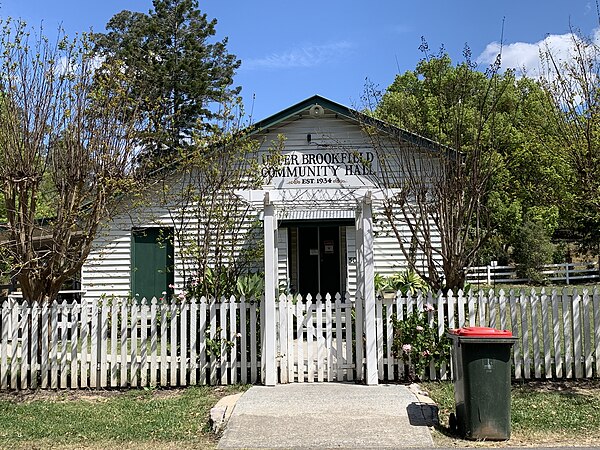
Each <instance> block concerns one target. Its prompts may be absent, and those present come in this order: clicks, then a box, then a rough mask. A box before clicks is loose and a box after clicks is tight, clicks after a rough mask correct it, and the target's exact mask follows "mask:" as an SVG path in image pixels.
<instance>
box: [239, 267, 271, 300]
mask: <svg viewBox="0 0 600 450" xmlns="http://www.w3.org/2000/svg"><path fill="white" fill-rule="evenodd" d="M235 287H236V294H237V295H238V296H240V297H242V296H243V297H245V298H246V300H250V299H252V298H253V299H259V298H260V297H261V295H263V293H264V292H265V277H264V276H263V274H262V273H249V274H247V275H242V276H240V277H238V279H237V282H236V285H235Z"/></svg>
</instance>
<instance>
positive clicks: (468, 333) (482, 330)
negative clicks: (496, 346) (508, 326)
mask: <svg viewBox="0 0 600 450" xmlns="http://www.w3.org/2000/svg"><path fill="white" fill-rule="evenodd" d="M450 333H452V334H456V335H457V336H465V337H485V338H496V337H497V338H506V337H512V331H510V330H497V329H495V328H490V327H463V328H457V329H455V330H450Z"/></svg>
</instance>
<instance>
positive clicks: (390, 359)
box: [385, 300, 394, 380]
mask: <svg viewBox="0 0 600 450" xmlns="http://www.w3.org/2000/svg"><path fill="white" fill-rule="evenodd" d="M385 303H386V305H385V330H386V337H385V342H386V358H387V379H388V380H393V379H394V354H393V352H392V345H393V343H394V329H393V327H392V315H393V313H394V311H393V304H394V303H393V300H387V301H386V302H385Z"/></svg>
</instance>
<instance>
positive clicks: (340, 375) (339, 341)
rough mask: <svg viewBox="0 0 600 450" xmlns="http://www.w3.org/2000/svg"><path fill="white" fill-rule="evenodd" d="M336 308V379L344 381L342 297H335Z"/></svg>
mask: <svg viewBox="0 0 600 450" xmlns="http://www.w3.org/2000/svg"><path fill="white" fill-rule="evenodd" d="M334 305H335V307H334V308H335V309H334V316H335V347H336V351H335V368H336V376H337V378H336V380H337V381H338V382H339V381H342V380H343V379H344V369H343V356H342V355H343V353H342V345H343V338H342V311H341V310H342V308H341V304H340V298H339V297H337V296H336V297H335V303H334Z"/></svg>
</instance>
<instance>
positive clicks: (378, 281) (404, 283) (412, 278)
mask: <svg viewBox="0 0 600 450" xmlns="http://www.w3.org/2000/svg"><path fill="white" fill-rule="evenodd" d="M374 283H375V292H377V294H378V295H382V294H383V293H385V292H391V293H396V292H400V293H402V295H407V294H409V293H410V295H412V296H415V295H417V294H418V293H419V292H422V293H426V292H429V285H428V284H427V283H426V282H425V280H423V278H421V277H420V276H419V274H417V273H416V272H414V271H412V270H409V269H407V270H404V271H402V272H398V273H395V274H394V275H391V276H389V277H384V276H383V275H381V274H379V273H376V274H375V279H374Z"/></svg>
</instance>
